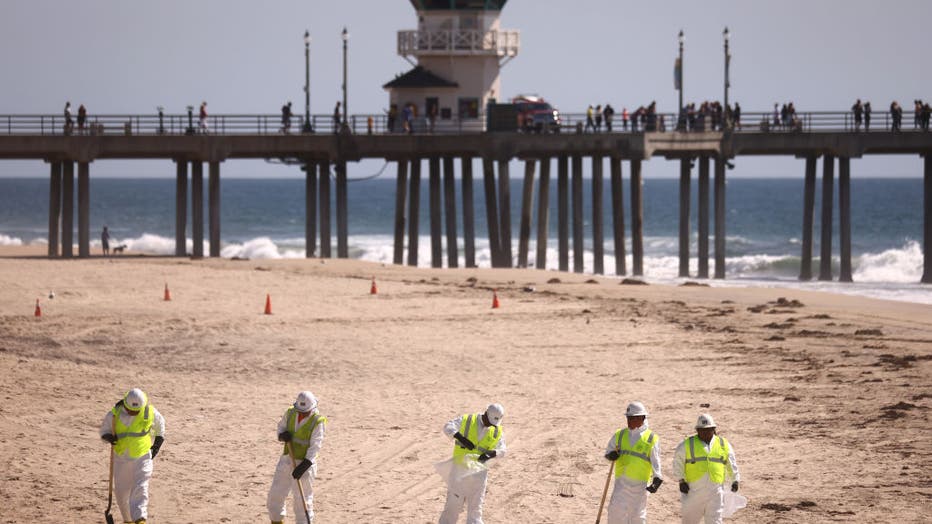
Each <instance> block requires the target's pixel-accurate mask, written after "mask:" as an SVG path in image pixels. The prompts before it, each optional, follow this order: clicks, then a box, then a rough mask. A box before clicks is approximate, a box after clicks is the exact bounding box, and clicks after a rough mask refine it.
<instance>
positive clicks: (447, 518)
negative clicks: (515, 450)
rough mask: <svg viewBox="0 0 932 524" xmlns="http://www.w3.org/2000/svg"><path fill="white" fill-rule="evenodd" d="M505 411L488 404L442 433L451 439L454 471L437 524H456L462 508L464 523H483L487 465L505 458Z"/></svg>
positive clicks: (451, 422)
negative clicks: (503, 428)
mask: <svg viewBox="0 0 932 524" xmlns="http://www.w3.org/2000/svg"><path fill="white" fill-rule="evenodd" d="M504 416H505V408H503V407H502V405H501V404H490V405H489V407H488V408H486V410H485V413H467V414H465V415H462V416H460V417H458V418H455V419H453V420H451V421H449V422H447V423H446V425H445V426H444V427H443V433H444V434H445V435H446V436H447V437H450V438H452V439H453V440H454V442H453V468H452V470H451V472H450V477H449V479H448V480H447V501H446V504H445V505H444V508H443V513H441V514H440V521H439V524H456V521H457V519H458V518H459V514H460V512H462V511H463V505H465V506H466V524H482V502H483V499H484V498H485V488H486V483H487V481H488V473H489V472H488V468H487V462H488V461H489V460H491V459H496V458H497V459H501V458H503V457H504V456H505V450H506V448H505V436H504V434H503V432H502V427H501V424H502V418H503V417H504Z"/></svg>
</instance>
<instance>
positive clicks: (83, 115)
mask: <svg viewBox="0 0 932 524" xmlns="http://www.w3.org/2000/svg"><path fill="white" fill-rule="evenodd" d="M86 123H87V108H85V107H84V104H81V105H79V106H78V133H84V124H86Z"/></svg>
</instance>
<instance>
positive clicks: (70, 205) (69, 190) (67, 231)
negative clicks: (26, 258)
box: [61, 160, 74, 258]
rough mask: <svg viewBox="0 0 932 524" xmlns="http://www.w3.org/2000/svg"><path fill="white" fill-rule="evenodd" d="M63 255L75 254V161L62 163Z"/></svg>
mask: <svg viewBox="0 0 932 524" xmlns="http://www.w3.org/2000/svg"><path fill="white" fill-rule="evenodd" d="M61 204H62V205H61V256H62V257H63V258H71V257H73V256H74V162H72V161H71V160H66V161H65V162H63V163H62V186H61Z"/></svg>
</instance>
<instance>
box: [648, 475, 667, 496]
mask: <svg viewBox="0 0 932 524" xmlns="http://www.w3.org/2000/svg"><path fill="white" fill-rule="evenodd" d="M661 484H663V479H661V478H657V477H654V481H653V482H651V484H650V486H647V491H650V492H651V493H657V488H659V487H660V485H661Z"/></svg>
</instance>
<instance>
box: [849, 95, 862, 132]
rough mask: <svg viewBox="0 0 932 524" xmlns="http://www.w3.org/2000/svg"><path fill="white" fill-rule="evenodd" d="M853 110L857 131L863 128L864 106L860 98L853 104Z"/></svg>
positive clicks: (855, 129)
mask: <svg viewBox="0 0 932 524" xmlns="http://www.w3.org/2000/svg"><path fill="white" fill-rule="evenodd" d="M851 112H852V113H854V132H855V133H857V132H858V131H860V130H861V119H862V117H863V115H864V106H863V105H861V99H860V98H858V100H857V102H855V103H854V105H853V106H851Z"/></svg>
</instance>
